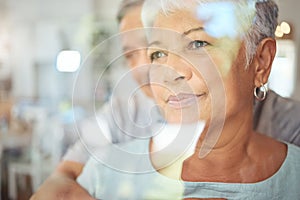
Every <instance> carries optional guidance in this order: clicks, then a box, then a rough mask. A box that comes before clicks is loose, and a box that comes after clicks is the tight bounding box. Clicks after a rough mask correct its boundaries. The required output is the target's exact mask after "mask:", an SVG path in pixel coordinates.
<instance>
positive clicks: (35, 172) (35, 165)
mask: <svg viewBox="0 0 300 200" xmlns="http://www.w3.org/2000/svg"><path fill="white" fill-rule="evenodd" d="M62 138H63V130H62V128H61V125H60V122H59V120H58V119H57V118H55V117H48V116H47V114H46V113H45V112H42V111H41V112H39V113H38V115H37V116H36V118H35V120H34V123H33V129H32V139H31V145H30V149H29V152H28V154H27V157H26V156H25V158H23V159H20V160H18V161H14V162H11V163H9V164H8V165H9V166H8V171H9V172H8V174H9V180H8V182H9V183H8V184H9V186H8V187H9V197H10V199H17V196H18V192H17V191H18V187H17V186H18V184H17V183H18V182H17V179H18V175H29V176H30V178H31V183H32V190H33V191H32V192H34V191H36V190H37V188H38V187H39V185H40V184H41V183H42V182H43V181H44V179H45V178H46V177H47V176H48V175H49V174H50V173H51V171H52V170H53V169H54V168H55V166H56V165H57V164H58V162H59V160H60V158H61V144H62Z"/></svg>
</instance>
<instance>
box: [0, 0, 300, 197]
mask: <svg viewBox="0 0 300 200" xmlns="http://www.w3.org/2000/svg"><path fill="white" fill-rule="evenodd" d="M119 2H120V0H77V1H73V0H72V1H71V0H52V1H42V0H23V1H17V0H0V158H1V167H0V168H1V175H0V176H1V197H2V198H1V199H28V198H29V196H30V195H31V193H32V191H34V190H36V189H37V187H38V186H39V184H40V183H41V182H42V181H43V180H44V178H45V177H46V176H47V175H49V173H50V172H51V171H52V170H53V169H54V167H55V165H56V164H57V162H58V161H59V159H60V158H61V156H62V155H63V154H64V152H65V151H66V149H67V148H68V147H69V146H70V145H71V144H72V143H73V142H74V140H75V138H76V137H74V127H73V123H74V122H73V110H72V91H73V84H74V81H75V80H76V75H77V73H78V70H79V69H78V68H79V66H80V65H81V64H82V63H83V62H84V59H85V58H86V57H87V55H88V53H89V52H90V50H91V49H92V48H93V47H94V46H95V45H97V44H99V43H100V42H101V41H103V40H105V39H107V38H109V37H110V36H112V35H114V34H115V33H117V23H116V20H115V15H116V11H117V8H118V5H119ZM278 4H279V8H280V17H279V25H280V26H279V27H278V29H277V31H276V35H277V41H278V52H277V55H276V59H275V62H274V66H273V71H272V74H271V77H270V82H269V87H270V88H271V89H273V90H275V91H276V92H277V93H279V94H281V95H282V96H285V97H290V98H293V99H296V100H300V87H299V86H300V60H299V59H298V58H299V57H300V51H299V48H300V20H299V13H298V12H299V11H298V10H299V9H300V1H298V0H285V1H279V2H278ZM98 59H99V58H98ZM102 59H103V60H105V57H103V58H102ZM100 62H101V57H100V59H99V60H97V63H98V64H96V65H95V67H91V68H90V69H89V70H85V71H84V72H83V73H81V79H82V80H84V81H82V83H84V84H80V87H78V88H77V90H78V91H77V92H78V93H80V94H81V95H80V96H76V97H74V98H75V99H73V100H74V101H76V105H75V107H74V112H75V113H76V115H77V116H78V117H79V119H80V118H85V117H86V116H88V115H89V114H90V112H91V110H90V107H91V106H90V105H89V102H90V100H91V98H93V97H95V100H96V102H97V104H99V106H101V104H102V103H104V102H105V101H106V100H107V99H108V98H109V94H110V93H109V92H110V90H111V88H110V85H109V79H111V78H112V77H110V73H107V75H105V76H104V77H103V79H104V81H102V84H101V86H99V87H97V91H95V88H94V87H93V83H94V81H95V79H96V78H97V77H95V71H97V69H96V68H99V67H106V66H101V64H100V65H99V63H100ZM105 80H107V81H105ZM94 94H96V95H94Z"/></svg>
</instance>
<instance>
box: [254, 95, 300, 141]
mask: <svg viewBox="0 0 300 200" xmlns="http://www.w3.org/2000/svg"><path fill="white" fill-rule="evenodd" d="M254 129H255V130H257V131H258V132H260V133H263V134H265V135H268V136H270V137H273V138H276V139H278V140H281V141H285V142H288V143H292V144H295V145H297V146H300V102H299V101H295V100H293V99H289V98H283V97H281V96H279V95H278V94H276V93H275V92H273V91H272V90H269V92H268V94H267V97H266V99H265V100H264V101H262V102H255V104H254Z"/></svg>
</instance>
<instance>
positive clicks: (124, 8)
mask: <svg viewBox="0 0 300 200" xmlns="http://www.w3.org/2000/svg"><path fill="white" fill-rule="evenodd" d="M143 3H144V0H123V1H122V2H121V4H120V6H119V9H118V12H117V20H118V23H120V22H121V20H122V19H123V17H124V16H125V15H126V14H127V13H128V11H129V10H131V9H133V8H135V7H136V6H142V5H143Z"/></svg>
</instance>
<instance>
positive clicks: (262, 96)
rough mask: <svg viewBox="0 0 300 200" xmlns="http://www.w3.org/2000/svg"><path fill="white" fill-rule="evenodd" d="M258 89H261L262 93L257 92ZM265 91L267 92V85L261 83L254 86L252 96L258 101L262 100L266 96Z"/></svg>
mask: <svg viewBox="0 0 300 200" xmlns="http://www.w3.org/2000/svg"><path fill="white" fill-rule="evenodd" d="M259 91H262V95H260V94H258V93H259ZM267 92H268V89H267V87H266V86H265V85H264V84H262V83H261V86H260V87H255V88H254V91H253V93H254V96H255V98H256V99H257V100H258V101H263V100H265V99H266V96H267Z"/></svg>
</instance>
